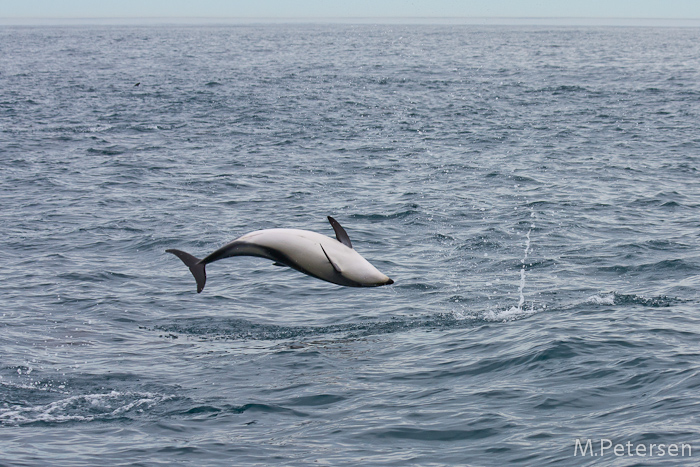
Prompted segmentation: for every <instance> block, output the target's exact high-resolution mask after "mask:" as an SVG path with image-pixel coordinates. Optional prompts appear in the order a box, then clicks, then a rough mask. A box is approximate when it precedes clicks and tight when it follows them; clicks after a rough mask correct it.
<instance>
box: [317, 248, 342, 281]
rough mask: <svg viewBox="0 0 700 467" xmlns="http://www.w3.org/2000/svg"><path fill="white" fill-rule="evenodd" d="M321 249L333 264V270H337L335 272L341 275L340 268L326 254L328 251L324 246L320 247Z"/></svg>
mask: <svg viewBox="0 0 700 467" xmlns="http://www.w3.org/2000/svg"><path fill="white" fill-rule="evenodd" d="M319 246H320V247H321V249H322V250H323V254H324V255H326V259H327V260H328V262H329V263H331V266H333V269H335V272H337V273H338V274H340V273H341V272H342V271H341V270H340V267H339V266H338V265H337V264H336V263H335V262H334V261H333V260H332V259H331V257H330V256H328V253H326V249H325V248H323V245H319Z"/></svg>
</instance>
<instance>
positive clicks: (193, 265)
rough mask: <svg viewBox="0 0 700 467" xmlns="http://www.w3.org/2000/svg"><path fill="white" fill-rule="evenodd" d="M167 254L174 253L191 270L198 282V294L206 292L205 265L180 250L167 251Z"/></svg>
mask: <svg viewBox="0 0 700 467" xmlns="http://www.w3.org/2000/svg"><path fill="white" fill-rule="evenodd" d="M165 251H166V253H172V254H174V255H175V256H177V257H178V258H180V259H181V260H182V262H183V263H185V266H187V267H188V268H190V272H192V275H193V276H194V280H196V281H197V293H200V292H201V291H202V290H204V284H206V282H207V272H206V271H205V270H204V264H201V263H200V262H199V261H200V260H199V258H195V257H194V256H192V255H191V254H189V253H185V252H184V251H180V250H165Z"/></svg>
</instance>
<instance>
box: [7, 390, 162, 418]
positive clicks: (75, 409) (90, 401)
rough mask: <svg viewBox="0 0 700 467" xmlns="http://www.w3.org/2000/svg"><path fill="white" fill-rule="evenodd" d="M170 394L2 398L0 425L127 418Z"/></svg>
mask: <svg viewBox="0 0 700 467" xmlns="http://www.w3.org/2000/svg"><path fill="white" fill-rule="evenodd" d="M174 398H175V396H174V395H163V394H155V393H150V392H120V391H110V392H106V393H94V394H80V395H73V396H68V397H64V398H61V399H58V400H55V401H52V402H49V403H46V404H36V405H30V404H28V403H26V402H23V403H8V402H5V403H4V404H3V405H2V406H0V426H17V425H33V424H61V423H67V422H92V421H110V420H115V419H121V418H131V417H132V416H133V415H134V414H140V413H143V412H145V411H148V410H149V409H151V408H153V407H154V406H156V405H158V404H161V403H163V402H165V401H168V400H171V399H174Z"/></svg>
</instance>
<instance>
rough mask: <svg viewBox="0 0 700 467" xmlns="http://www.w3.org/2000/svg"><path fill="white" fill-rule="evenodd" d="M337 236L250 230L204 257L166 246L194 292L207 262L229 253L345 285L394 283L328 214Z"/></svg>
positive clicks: (201, 284) (200, 286)
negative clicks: (190, 280)
mask: <svg viewBox="0 0 700 467" xmlns="http://www.w3.org/2000/svg"><path fill="white" fill-rule="evenodd" d="M328 221H329V222H330V224H331V226H332V227H333V230H334V231H335V235H336V239H333V238H330V237H327V236H326V235H322V234H319V233H316V232H311V231H309V230H297V229H267V230H258V231H255V232H250V233H248V234H246V235H243V236H242V237H239V238H237V239H236V240H234V241H232V242H230V243H228V244H226V245H224V246H222V247H221V248H219V249H218V250H216V251H214V252H213V253H211V254H209V255H207V256H206V257H205V258H203V259H198V258H196V257H194V256H192V255H190V254H189V253H186V252H184V251H181V250H175V249H168V250H165V251H166V252H167V253H172V254H174V255H175V256H177V257H178V258H180V259H181V260H182V262H183V263H185V265H186V266H187V267H188V268H189V269H190V271H191V272H192V275H193V276H194V278H195V280H196V282H197V293H200V292H201V291H202V290H204V285H205V284H206V280H207V276H206V270H205V267H206V265H207V264H209V263H213V262H214V261H218V260H220V259H224V258H229V257H232V256H256V257H260V258H266V259H270V260H272V261H273V262H274V264H276V265H285V266H289V267H290V268H293V269H296V270H297V271H299V272H302V273H304V274H306V275H309V276H312V277H315V278H317V279H321V280H324V281H327V282H331V283H333V284H338V285H343V286H346V287H377V286H381V285H389V284H393V283H394V281H393V280H391V279H390V278H389V277H387V276H386V275H384V274H382V273H381V272H379V271H378V270H377V269H376V268H375V267H374V266H372V265H371V264H370V263H369V261H367V260H366V259H365V258H363V257H362V256H361V255H360V254H359V253H358V252H357V251H355V250H354V249H353V248H352V243H351V242H350V237H349V236H348V234H347V232H346V231H345V229H344V228H343V227H342V226H341V225H340V224H339V223H338V221H336V220H335V219H333V218H332V217H331V216H328Z"/></svg>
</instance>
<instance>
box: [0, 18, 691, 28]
mask: <svg viewBox="0 0 700 467" xmlns="http://www.w3.org/2000/svg"><path fill="white" fill-rule="evenodd" d="M71 22H74V23H79V24H87V23H90V22H96V23H100V24H120V23H132V24H134V23H138V24H149V23H150V24H153V23H160V24H163V23H168V22H174V23H179V24H187V23H194V24H197V23H199V24H201V23H208V24H212V23H216V22H219V23H255V22H257V23H303V22H306V23H350V22H359V23H367V22H378V23H382V22H387V23H421V22H424V23H437V24H476V25H501V24H502V25H547V24H545V23H555V24H552V25H571V26H583V25H595V26H607V25H609V26H674V25H676V26H700V17H698V18H659V17H622V16H620V17H611V16H279V17H278V16H65V17H61V16H43V17H41V16H24V17H0V26H7V25H34V24H37V25H47V24H51V23H55V24H68V23H71Z"/></svg>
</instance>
